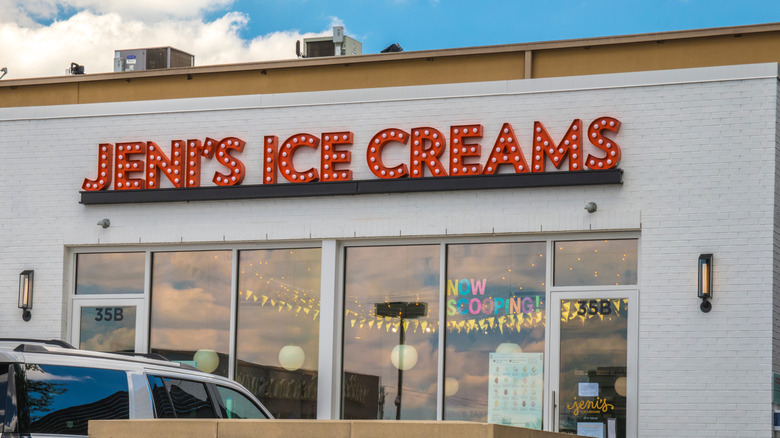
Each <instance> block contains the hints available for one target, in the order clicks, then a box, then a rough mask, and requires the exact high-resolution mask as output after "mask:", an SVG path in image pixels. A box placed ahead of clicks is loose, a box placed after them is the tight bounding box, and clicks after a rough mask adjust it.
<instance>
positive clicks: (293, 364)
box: [279, 345, 306, 371]
mask: <svg viewBox="0 0 780 438" xmlns="http://www.w3.org/2000/svg"><path fill="white" fill-rule="evenodd" d="M304 360H306V353H305V352H304V351H303V348H301V347H299V346H297V345H285V346H284V347H282V349H281V350H279V365H281V366H282V368H284V369H286V370H287V371H295V370H297V369H300V368H301V367H302V366H303V361H304Z"/></svg>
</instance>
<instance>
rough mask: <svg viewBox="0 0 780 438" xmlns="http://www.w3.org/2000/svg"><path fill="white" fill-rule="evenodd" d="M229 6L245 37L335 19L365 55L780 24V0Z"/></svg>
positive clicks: (414, 0)
mask: <svg viewBox="0 0 780 438" xmlns="http://www.w3.org/2000/svg"><path fill="white" fill-rule="evenodd" d="M231 8H232V9H233V10H239V11H245V12H247V13H248V14H250V16H251V20H250V21H249V23H248V26H247V27H246V28H245V29H243V30H242V36H244V37H245V38H250V37H252V36H255V35H258V34H265V33H269V32H273V31H276V30H282V29H300V30H303V31H319V30H321V29H322V28H323V27H324V26H327V25H328V23H329V21H330V20H331V17H338V19H339V20H341V21H342V22H343V23H344V24H345V26H346V29H347V32H348V34H350V36H353V37H356V38H357V39H359V40H361V41H363V44H364V45H363V49H364V53H376V52H379V51H380V50H382V49H383V48H385V47H387V46H388V45H390V44H392V43H394V42H397V43H399V44H401V46H403V47H404V49H405V50H407V51H410V50H428V49H441V48H451V47H467V46H480V45H494V44H509V43H522V42H534V41H548V40H559V39H571V38H587V37H596V36H611V35H624V34H634V33H648V32H661V31H671V30H682V29H698V28H707V27H722V26H736V25H744V24H757V23H769V22H777V21H780V1H777V0H747V1H735V0H727V1H726V0H652V1H650V0H645V1H639V0H622V1H621V0H600V1H594V0H537V1H526V0H522V1H517V0H515V1H506V0H505V1H493V0H487V1H484V2H475V1H467V0H438V1H432V0H379V1H366V0H344V1H340V2H333V1H320V0H283V1H279V0H260V1H251V0H240V1H237V2H235V3H233V4H232V5H231ZM219 14H220V12H216V13H212V14H210V15H211V16H212V17H214V16H217V15H219Z"/></svg>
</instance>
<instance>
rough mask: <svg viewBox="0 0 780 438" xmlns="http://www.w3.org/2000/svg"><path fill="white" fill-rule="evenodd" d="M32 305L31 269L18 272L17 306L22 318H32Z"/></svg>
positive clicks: (26, 319)
mask: <svg viewBox="0 0 780 438" xmlns="http://www.w3.org/2000/svg"><path fill="white" fill-rule="evenodd" d="M32 306H33V271H32V270H31V269H28V270H24V271H22V273H21V274H19V308H20V309H22V319H23V320H25V321H29V320H30V318H32V313H31V312H30V309H32Z"/></svg>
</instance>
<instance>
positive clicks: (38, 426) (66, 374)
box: [17, 364, 130, 435]
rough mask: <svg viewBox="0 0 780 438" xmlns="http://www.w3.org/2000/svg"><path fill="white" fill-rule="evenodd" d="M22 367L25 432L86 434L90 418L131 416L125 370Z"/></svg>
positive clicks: (22, 403) (28, 365) (21, 398)
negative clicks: (24, 379)
mask: <svg viewBox="0 0 780 438" xmlns="http://www.w3.org/2000/svg"><path fill="white" fill-rule="evenodd" d="M19 368H20V371H21V372H22V373H23V374H24V376H25V378H26V381H25V384H24V385H23V388H24V389H25V390H26V392H24V393H23V394H22V395H21V397H20V405H21V406H20V409H19V412H20V413H23V415H22V424H21V432H22V433H23V434H24V433H33V434H35V433H41V434H65V435H86V434H87V425H88V424H87V423H88V422H89V420H112V419H127V418H129V416H130V403H129V400H128V395H127V388H128V387H127V374H126V373H124V372H123V371H117V370H104V369H96V368H80V367H69V366H59V365H37V364H23V365H19ZM17 389H19V388H18V387H17Z"/></svg>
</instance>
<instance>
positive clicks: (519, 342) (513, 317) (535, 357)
mask: <svg viewBox="0 0 780 438" xmlns="http://www.w3.org/2000/svg"><path fill="white" fill-rule="evenodd" d="M545 248H546V244H545V243H544V242H528V243H499V244H470V245H450V246H448V247H447V311H446V315H447V316H446V321H447V324H446V326H447V332H446V353H445V370H444V373H445V380H444V382H445V386H444V396H445V398H444V418H445V419H446V420H465V421H479V422H490V423H500V424H511V425H515V426H522V427H527V428H532V429H541V428H542V401H543V388H542V382H543V375H544V374H543V372H544V360H543V359H544V357H543V355H544V342H545V337H544V332H545V327H544V324H545V312H544V308H545V284H544V283H545V272H546V257H545V254H546V249H545Z"/></svg>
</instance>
